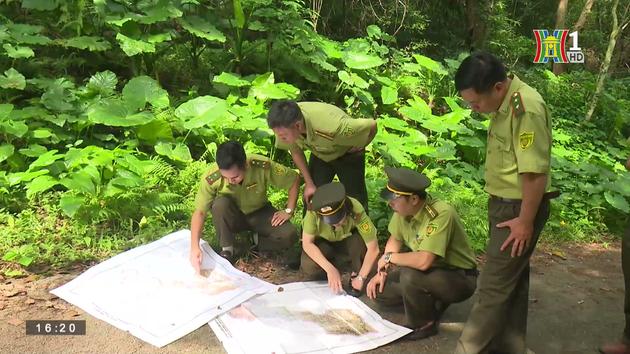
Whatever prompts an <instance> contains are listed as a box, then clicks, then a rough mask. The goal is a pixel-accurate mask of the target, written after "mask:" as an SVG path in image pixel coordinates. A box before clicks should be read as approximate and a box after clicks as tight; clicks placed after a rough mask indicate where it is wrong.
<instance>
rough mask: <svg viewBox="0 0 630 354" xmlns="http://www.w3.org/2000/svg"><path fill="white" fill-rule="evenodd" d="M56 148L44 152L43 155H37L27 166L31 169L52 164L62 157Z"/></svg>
mask: <svg viewBox="0 0 630 354" xmlns="http://www.w3.org/2000/svg"><path fill="white" fill-rule="evenodd" d="M57 152H58V151H57V150H50V151H48V152H46V153H44V154H43V155H41V156H39V157H38V158H37V160H35V161H33V162H32V163H31V164H30V165H29V166H28V169H29V171H30V170H33V169H35V168H38V167H46V166H50V165H52V163H53V162H55V161H57V160H60V159H63V158H64V155H63V154H58V153H57Z"/></svg>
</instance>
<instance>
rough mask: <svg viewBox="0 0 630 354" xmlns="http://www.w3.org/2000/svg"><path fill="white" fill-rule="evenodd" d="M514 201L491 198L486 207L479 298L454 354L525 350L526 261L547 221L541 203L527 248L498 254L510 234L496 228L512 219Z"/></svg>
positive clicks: (518, 206)
mask: <svg viewBox="0 0 630 354" xmlns="http://www.w3.org/2000/svg"><path fill="white" fill-rule="evenodd" d="M520 210H521V202H520V201H511V202H510V201H503V200H500V199H498V198H494V197H491V198H490V201H489V203H488V218H489V226H490V239H489V241H488V246H487V249H486V264H485V266H484V267H483V269H482V270H481V275H480V277H479V285H478V287H479V297H478V299H477V301H476V303H475V304H474V305H473V308H472V310H471V312H470V316H469V317H468V321H467V322H466V325H465V326H464V330H463V332H462V335H461V337H460V338H459V341H458V343H457V347H456V349H455V353H457V354H463V353H466V354H473V353H486V352H489V353H505V354H524V353H525V352H526V350H527V348H526V345H525V336H526V332H527V309H528V302H529V299H528V297H529V269H530V267H529V259H530V257H531V255H532V253H533V252H534V248H535V247H536V243H537V242H538V237H539V236H540V233H541V231H542V229H543V227H544V226H545V223H546V222H547V219H548V218H549V210H550V202H549V199H546V198H543V200H542V201H541V203H540V206H539V208H538V212H537V213H536V218H535V220H534V231H533V235H532V239H531V242H530V244H529V246H528V247H527V248H526V249H525V250H524V251H523V254H522V255H521V256H520V257H512V256H511V252H512V245H511V244H510V247H509V248H507V249H506V250H505V251H503V252H501V245H502V244H503V242H504V241H505V240H506V239H507V238H508V236H509V234H510V228H508V227H505V228H497V227H496V225H497V224H498V223H501V222H504V221H507V220H510V219H513V218H515V217H517V216H518V215H519V213H520Z"/></svg>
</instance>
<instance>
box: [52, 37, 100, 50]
mask: <svg viewBox="0 0 630 354" xmlns="http://www.w3.org/2000/svg"><path fill="white" fill-rule="evenodd" d="M61 45H63V46H66V47H72V48H78V49H87V50H89V51H92V52H98V51H104V50H108V49H110V48H111V47H112V45H111V44H109V42H108V41H107V40H105V38H103V37H94V36H79V37H72V38H68V39H64V40H63V41H61Z"/></svg>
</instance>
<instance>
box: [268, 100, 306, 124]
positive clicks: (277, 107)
mask: <svg viewBox="0 0 630 354" xmlns="http://www.w3.org/2000/svg"><path fill="white" fill-rule="evenodd" d="M302 118H303V116H302V111H301V110H300V107H299V106H298V104H297V102H295V101H292V100H281V101H275V102H274V103H272V104H271V108H270V109H269V113H268V114H267V125H269V128H271V129H273V128H289V127H291V125H292V124H293V123H295V122H298V121H301V120H302Z"/></svg>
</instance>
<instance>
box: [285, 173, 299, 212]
mask: <svg viewBox="0 0 630 354" xmlns="http://www.w3.org/2000/svg"><path fill="white" fill-rule="evenodd" d="M299 192H300V176H297V177H296V178H295V181H294V182H293V184H292V185H291V188H289V195H288V198H287V208H289V209H291V210H295V206H296V205H297V199H298V194H299Z"/></svg>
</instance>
